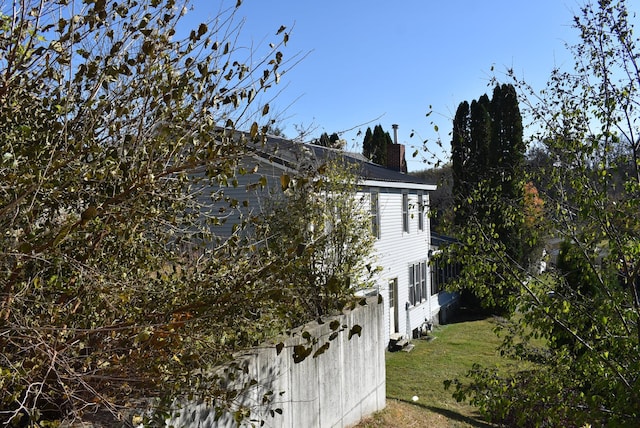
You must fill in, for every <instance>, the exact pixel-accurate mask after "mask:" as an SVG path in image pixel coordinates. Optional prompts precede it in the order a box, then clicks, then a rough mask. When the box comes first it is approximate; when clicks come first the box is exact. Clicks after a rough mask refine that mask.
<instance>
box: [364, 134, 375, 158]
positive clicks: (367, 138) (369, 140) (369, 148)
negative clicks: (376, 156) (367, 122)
mask: <svg viewBox="0 0 640 428" xmlns="http://www.w3.org/2000/svg"><path fill="white" fill-rule="evenodd" d="M372 153H373V132H371V128H367V130H366V132H365V133H364V140H363V141H362V155H363V156H364V157H366V158H367V159H371V155H372Z"/></svg>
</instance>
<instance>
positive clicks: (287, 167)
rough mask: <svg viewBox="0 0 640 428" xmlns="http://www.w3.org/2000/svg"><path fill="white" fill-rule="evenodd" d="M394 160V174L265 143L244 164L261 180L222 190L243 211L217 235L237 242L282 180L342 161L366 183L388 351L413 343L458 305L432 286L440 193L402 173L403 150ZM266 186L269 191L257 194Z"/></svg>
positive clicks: (329, 154)
mask: <svg viewBox="0 0 640 428" xmlns="http://www.w3.org/2000/svg"><path fill="white" fill-rule="evenodd" d="M388 154H389V155H391V156H388V157H389V165H391V167H384V166H381V165H376V164H374V163H371V162H369V161H368V160H367V159H366V158H364V157H363V156H362V155H359V154H353V153H346V152H342V151H340V150H337V149H332V148H327V147H323V146H317V145H312V144H302V143H295V142H292V141H290V140H286V139H283V138H279V137H267V139H266V141H264V142H263V144H259V145H256V146H255V149H254V150H253V152H252V154H251V155H250V156H247V158H246V159H245V161H244V162H243V164H244V165H243V169H244V170H246V171H254V170H255V171H256V172H255V173H246V174H244V175H239V176H238V177H237V180H238V182H237V183H236V184H237V185H236V186H234V187H231V186H229V187H226V188H224V189H221V191H223V192H225V195H226V197H228V198H232V199H235V200H237V201H238V203H237V204H235V208H233V209H231V210H229V211H227V212H225V213H223V216H224V217H225V218H226V221H225V222H224V224H223V225H222V226H220V227H219V233H222V234H231V233H233V225H234V224H237V223H238V222H240V221H242V219H243V218H247V216H252V215H258V214H259V210H260V207H261V206H262V203H261V201H264V198H268V197H270V196H272V192H274V191H276V192H277V191H278V190H277V189H278V187H279V183H280V177H281V176H282V175H283V174H292V173H295V172H296V171H300V170H302V169H304V168H310V167H313V166H314V165H315V166H317V165H319V164H320V163H321V162H323V161H324V160H326V159H328V158H336V157H339V158H340V159H342V160H344V161H347V162H349V163H352V164H355V165H356V167H357V168H356V170H357V171H358V174H359V176H360V183H359V190H358V195H356V196H357V197H359V198H361V200H363V201H364V203H366V204H368V209H369V210H370V213H371V227H372V231H373V233H374V235H375V237H376V241H375V253H376V254H375V259H376V261H375V263H376V264H377V265H378V266H379V267H380V268H381V269H380V273H379V275H378V278H377V280H376V286H375V289H373V290H368V293H367V294H373V293H379V294H380V295H381V296H382V297H383V299H384V301H385V302H384V303H385V323H386V331H385V346H386V344H387V343H388V342H389V338H390V336H392V335H394V334H395V335H396V336H398V335H402V336H404V337H406V338H411V337H412V336H415V335H416V334H417V332H418V331H419V329H421V328H422V327H424V326H425V325H426V324H427V323H434V322H435V323H437V322H438V321H439V318H438V317H439V312H440V310H441V308H446V307H447V306H448V305H449V304H450V301H451V300H452V299H453V298H454V296H453V295H449V294H448V293H441V292H440V289H439V288H438V287H437V286H435V285H434V284H433V283H432V281H433V280H434V276H433V275H432V273H431V268H430V266H429V257H430V251H433V248H434V247H433V242H432V236H431V229H430V222H429V216H428V211H429V192H430V191H434V190H435V189H436V186H435V185H434V184H430V183H427V182H425V181H424V180H423V179H421V178H418V177H414V176H411V175H407V174H405V173H402V172H400V169H401V168H402V165H403V164H404V146H402V145H399V144H394V145H393V147H392V148H390V150H389V152H388ZM260 180H262V181H263V184H264V181H265V180H266V181H267V182H268V183H269V184H268V185H266V186H264V185H263V186H256V183H259V182H260ZM244 201H247V203H244Z"/></svg>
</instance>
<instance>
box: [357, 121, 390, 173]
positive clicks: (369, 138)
mask: <svg viewBox="0 0 640 428" xmlns="http://www.w3.org/2000/svg"><path fill="white" fill-rule="evenodd" d="M390 144H393V140H392V139H391V136H390V135H389V133H388V132H386V131H385V130H384V129H382V125H380V124H378V125H376V126H374V127H373V132H371V128H367V130H366V132H365V134H364V140H363V142H362V154H363V155H364V156H365V157H366V158H368V159H369V160H371V162H373V163H377V164H378V165H386V164H387V146H389V145H390Z"/></svg>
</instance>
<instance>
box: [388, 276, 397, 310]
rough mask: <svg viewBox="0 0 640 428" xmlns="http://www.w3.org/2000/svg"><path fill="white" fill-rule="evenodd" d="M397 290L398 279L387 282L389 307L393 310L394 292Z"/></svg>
mask: <svg viewBox="0 0 640 428" xmlns="http://www.w3.org/2000/svg"><path fill="white" fill-rule="evenodd" d="M397 289H398V278H394V279H391V280H389V307H390V308H394V307H395V306H394V305H395V302H396V294H395V293H396V290H397Z"/></svg>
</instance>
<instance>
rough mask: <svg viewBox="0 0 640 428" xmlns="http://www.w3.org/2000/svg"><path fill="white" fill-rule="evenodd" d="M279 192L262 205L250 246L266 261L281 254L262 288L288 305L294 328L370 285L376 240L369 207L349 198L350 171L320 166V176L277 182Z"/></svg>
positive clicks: (339, 163) (353, 180)
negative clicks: (269, 288)
mask: <svg viewBox="0 0 640 428" xmlns="http://www.w3.org/2000/svg"><path fill="white" fill-rule="evenodd" d="M282 186H283V193H282V194H280V196H279V197H277V196H276V197H274V198H271V199H270V200H269V201H267V205H266V207H265V210H264V216H263V219H261V221H260V222H259V224H258V225H257V232H256V239H257V241H258V242H261V243H263V245H262V251H261V254H263V255H264V256H265V258H266V259H270V258H273V255H279V257H278V258H277V260H275V261H274V262H273V263H272V264H271V266H270V269H269V272H270V274H271V275H270V276H269V277H268V278H267V281H268V282H271V283H274V284H277V286H276V290H277V291H275V293H277V294H278V295H279V297H278V300H286V301H289V302H291V304H290V305H289V306H288V307H287V308H286V310H287V319H290V320H292V321H291V322H292V323H293V325H299V324H302V323H304V322H306V321H309V320H310V319H319V318H321V317H322V316H324V315H327V314H334V313H335V312H336V311H339V310H341V309H342V308H343V307H344V305H346V304H347V303H349V302H352V301H353V298H352V296H353V294H354V292H355V291H356V290H357V289H359V288H367V287H368V286H370V285H371V284H370V282H371V276H370V275H372V274H373V273H374V269H373V268H372V266H371V265H370V263H372V260H371V255H372V253H373V243H374V238H373V236H372V235H371V232H370V230H371V228H370V224H371V219H370V216H369V211H368V209H367V208H368V205H367V201H365V200H362V199H361V198H357V197H355V195H356V191H357V186H358V177H357V175H356V170H355V166H353V165H351V164H349V163H347V162H346V161H343V160H339V159H333V160H332V159H326V160H324V162H323V163H322V164H321V165H319V167H318V173H316V172H315V171H314V172H313V173H312V174H309V173H308V172H302V173H299V174H297V175H295V176H287V175H285V176H283V178H282Z"/></svg>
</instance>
